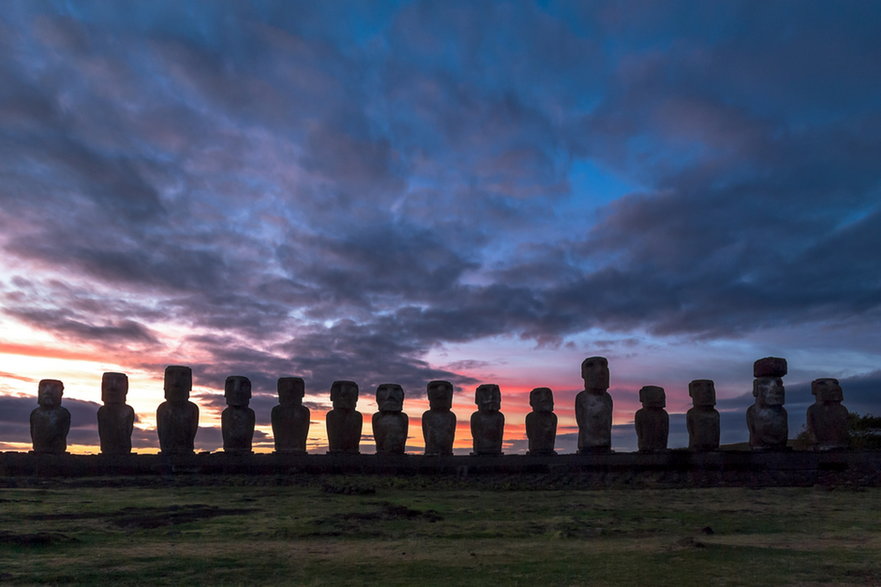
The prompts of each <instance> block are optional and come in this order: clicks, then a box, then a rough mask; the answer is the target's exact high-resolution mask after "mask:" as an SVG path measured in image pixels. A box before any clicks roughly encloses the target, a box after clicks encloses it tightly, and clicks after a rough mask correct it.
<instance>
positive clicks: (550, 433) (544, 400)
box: [526, 387, 557, 455]
mask: <svg viewBox="0 0 881 587" xmlns="http://www.w3.org/2000/svg"><path fill="white" fill-rule="evenodd" d="M529 405H530V406H532V411H531V412H530V413H528V414H526V437H527V438H528V439H529V450H528V451H527V453H526V454H530V455H555V454H557V453H556V452H554V441H555V440H556V439H557V415H556V414H555V413H554V393H553V392H552V391H551V390H550V389H549V388H547V387H536V388H535V389H533V390H532V391H530V392H529Z"/></svg>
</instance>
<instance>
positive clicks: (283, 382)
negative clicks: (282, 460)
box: [272, 377, 310, 454]
mask: <svg viewBox="0 0 881 587" xmlns="http://www.w3.org/2000/svg"><path fill="white" fill-rule="evenodd" d="M277 389H278V405H277V406H275V407H274V408H272V436H273V437H274V438H275V452H280V453H292V454H305V453H306V437H307V436H308V435H309V417H310V413H309V408H307V407H306V406H304V405H303V396H304V395H305V393H306V384H305V383H304V382H303V378H302V377H281V378H279V380H278V385H277Z"/></svg>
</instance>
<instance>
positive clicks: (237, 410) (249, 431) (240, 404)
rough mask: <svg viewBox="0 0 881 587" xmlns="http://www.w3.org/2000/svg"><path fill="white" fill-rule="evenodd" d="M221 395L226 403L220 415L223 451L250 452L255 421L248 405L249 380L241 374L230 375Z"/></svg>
mask: <svg viewBox="0 0 881 587" xmlns="http://www.w3.org/2000/svg"><path fill="white" fill-rule="evenodd" d="M223 396H224V397H225V398H226V405H227V407H226V409H225V410H223V413H222V414H221V415H220V430H221V432H222V433H223V452H225V453H230V454H251V453H252V452H253V451H252V450H251V445H252V443H253V440H254V422H255V417H254V410H252V409H251V408H249V407H248V404H249V403H250V402H251V380H250V379H248V378H247V377H242V376H241V375H230V376H229V377H227V378H226V384H225V385H224V386H223Z"/></svg>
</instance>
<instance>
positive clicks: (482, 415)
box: [471, 383, 505, 456]
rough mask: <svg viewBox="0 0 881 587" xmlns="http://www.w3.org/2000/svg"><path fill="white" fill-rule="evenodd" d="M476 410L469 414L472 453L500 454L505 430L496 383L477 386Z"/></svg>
mask: <svg viewBox="0 0 881 587" xmlns="http://www.w3.org/2000/svg"><path fill="white" fill-rule="evenodd" d="M474 403H476V404H477V411H476V412H474V413H473V414H471V438H472V439H473V442H474V452H472V453H471V454H472V455H493V456H498V455H501V454H502V434H503V433H504V431H505V415H504V414H502V413H501V412H500V411H499V410H500V409H501V407H502V392H501V391H500V390H499V386H498V385H494V384H492V383H486V384H483V385H478V386H477V391H476V392H475V394H474Z"/></svg>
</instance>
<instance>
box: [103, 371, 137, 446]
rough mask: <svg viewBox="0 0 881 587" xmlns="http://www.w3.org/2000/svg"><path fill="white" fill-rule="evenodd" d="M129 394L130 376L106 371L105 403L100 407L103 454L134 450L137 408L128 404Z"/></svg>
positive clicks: (104, 380) (104, 381)
mask: <svg viewBox="0 0 881 587" xmlns="http://www.w3.org/2000/svg"><path fill="white" fill-rule="evenodd" d="M127 394H128V376H127V375H126V374H125V373H104V375H103V376H102V377H101V401H102V402H104V405H103V406H101V407H100V408H98V437H99V438H100V439H101V452H102V453H103V454H107V455H127V454H131V452H132V428H134V425H135V410H134V409H133V408H132V407H131V406H129V405H126V403H125V397H126V395H127Z"/></svg>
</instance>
